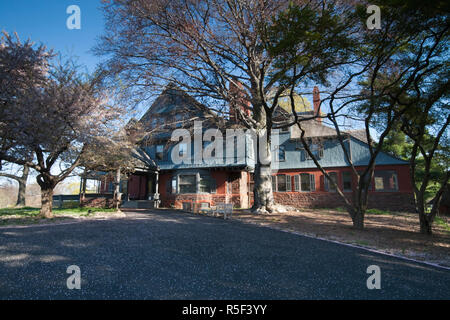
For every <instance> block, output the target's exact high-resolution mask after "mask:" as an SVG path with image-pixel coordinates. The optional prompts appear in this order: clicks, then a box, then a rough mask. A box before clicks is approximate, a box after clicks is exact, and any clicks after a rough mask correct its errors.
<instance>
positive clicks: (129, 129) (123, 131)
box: [80, 120, 149, 211]
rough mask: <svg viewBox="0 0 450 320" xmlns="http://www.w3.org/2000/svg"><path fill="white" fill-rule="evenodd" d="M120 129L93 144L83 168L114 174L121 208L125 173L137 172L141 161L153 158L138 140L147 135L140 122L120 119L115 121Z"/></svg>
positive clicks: (116, 206)
mask: <svg viewBox="0 0 450 320" xmlns="http://www.w3.org/2000/svg"><path fill="white" fill-rule="evenodd" d="M115 127H116V129H115V130H114V131H113V132H111V134H110V135H109V136H108V137H103V138H102V139H98V140H97V143H96V145H95V146H93V145H91V146H90V148H89V150H87V151H86V153H85V155H84V157H83V159H82V161H81V163H80V167H84V172H85V173H86V172H91V171H103V172H109V173H114V195H113V199H114V206H115V208H116V210H117V211H119V206H120V203H121V195H120V181H121V175H123V174H128V173H131V172H133V171H134V169H135V168H136V163H137V161H143V162H144V163H146V162H148V161H149V158H148V156H147V155H146V154H142V151H140V149H139V147H138V143H139V142H140V141H141V139H142V138H143V136H144V132H143V130H142V128H141V126H140V124H139V123H138V122H136V121H133V120H131V121H130V122H129V123H128V124H127V125H123V124H122V123H121V122H120V121H119V122H117V123H115Z"/></svg>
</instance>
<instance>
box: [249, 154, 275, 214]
mask: <svg viewBox="0 0 450 320" xmlns="http://www.w3.org/2000/svg"><path fill="white" fill-rule="evenodd" d="M253 195H254V203H253V208H252V211H254V212H256V213H267V212H272V211H273V206H274V199H273V190H272V170H271V168H270V165H263V164H261V163H257V164H256V166H255V190H254V191H253Z"/></svg>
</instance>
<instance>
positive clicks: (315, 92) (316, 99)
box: [313, 86, 322, 123]
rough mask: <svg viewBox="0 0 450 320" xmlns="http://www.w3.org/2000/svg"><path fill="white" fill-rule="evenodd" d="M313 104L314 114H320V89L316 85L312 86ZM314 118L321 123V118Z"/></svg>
mask: <svg viewBox="0 0 450 320" xmlns="http://www.w3.org/2000/svg"><path fill="white" fill-rule="evenodd" d="M313 104H314V115H315V116H320V115H321V114H322V112H320V110H319V108H320V91H319V88H318V87H317V86H314V90H313ZM316 120H317V121H318V122H320V123H322V118H317V119H316Z"/></svg>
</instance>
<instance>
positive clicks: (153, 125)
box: [152, 118, 158, 128]
mask: <svg viewBox="0 0 450 320" xmlns="http://www.w3.org/2000/svg"><path fill="white" fill-rule="evenodd" d="M157 124H158V119H156V118H153V119H152V127H153V128H155V127H156V125H157Z"/></svg>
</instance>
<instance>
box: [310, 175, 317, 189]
mask: <svg viewBox="0 0 450 320" xmlns="http://www.w3.org/2000/svg"><path fill="white" fill-rule="evenodd" d="M309 179H310V181H311V191H316V180H315V178H314V175H313V174H310V175H309Z"/></svg>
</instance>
